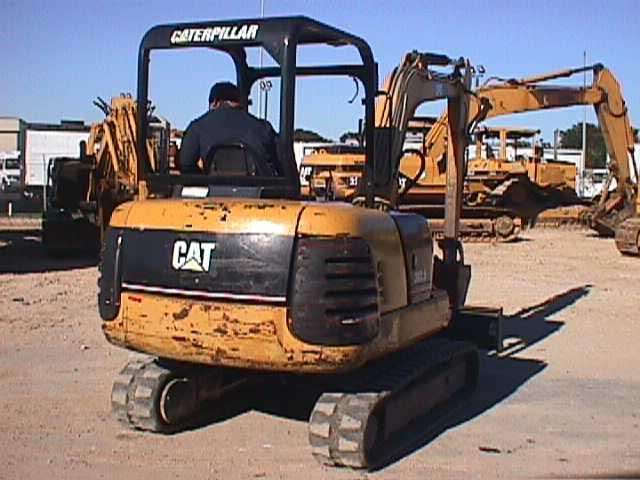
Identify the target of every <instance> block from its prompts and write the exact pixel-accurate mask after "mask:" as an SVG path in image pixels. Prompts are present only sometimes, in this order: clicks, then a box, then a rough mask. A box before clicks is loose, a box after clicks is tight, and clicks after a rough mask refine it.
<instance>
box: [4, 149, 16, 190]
mask: <svg viewBox="0 0 640 480" xmlns="http://www.w3.org/2000/svg"><path fill="white" fill-rule="evenodd" d="M19 187H20V152H19V151H18V150H13V151H9V152H0V191H2V192H8V191H12V190H17V189H18V188H19Z"/></svg>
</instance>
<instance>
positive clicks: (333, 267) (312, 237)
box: [98, 17, 495, 468]
mask: <svg viewBox="0 0 640 480" xmlns="http://www.w3.org/2000/svg"><path fill="white" fill-rule="evenodd" d="M309 44H315V45H318V44H321V45H323V44H324V45H331V46H334V47H337V46H340V47H349V48H355V49H356V50H357V52H358V53H359V59H360V60H359V61H358V62H355V63H351V64H344V65H342V64H340V65H322V66H309V65H305V66H300V65H297V62H296V58H297V52H298V50H299V49H301V48H304V47H305V46H306V45H309ZM186 47H189V48H207V49H215V50H217V51H220V52H223V53H226V54H228V55H229V56H231V58H232V60H233V62H234V64H235V65H236V74H237V84H238V87H239V88H240V90H241V92H243V96H244V98H247V97H248V93H249V92H250V89H251V86H252V85H253V84H254V83H255V82H256V81H259V80H260V79H262V78H265V77H277V78H279V79H280V85H281V86H280V105H281V109H280V117H279V142H280V145H279V147H280V148H279V152H280V158H279V160H280V163H281V165H282V172H283V173H282V175H280V176H257V174H255V172H260V171H261V170H260V169H257V168H251V169H249V168H247V175H238V172H237V171H235V170H234V172H233V173H234V174H233V175H231V174H228V173H226V172H225V171H224V170H219V169H216V174H215V175H213V174H210V175H206V174H202V175H170V174H168V172H167V170H166V169H163V168H162V164H163V162H160V164H159V165H160V167H159V168H157V169H153V168H152V167H153V165H152V162H151V159H150V158H149V151H148V150H147V137H148V132H149V124H148V118H147V116H146V115H145V114H144V112H142V111H141V110H138V112H137V121H136V132H137V133H136V140H137V143H136V151H137V161H138V172H141V175H140V176H139V182H138V187H137V191H136V194H135V200H134V201H132V202H127V203H124V204H121V205H119V206H118V207H116V209H115V210H114V212H113V215H112V216H111V222H110V226H109V228H108V229H107V232H106V235H105V247H104V252H103V257H102V262H101V276H100V281H99V286H100V292H99V298H98V303H99V311H100V315H101V318H102V330H103V332H104V334H105V336H106V338H107V340H108V341H109V342H111V343H113V344H115V345H118V346H121V347H124V348H127V349H130V350H135V351H139V352H143V353H146V354H148V355H150V356H151V357H152V358H151V359H148V360H139V359H136V360H132V361H130V362H129V363H128V364H127V365H126V366H125V367H124V368H123V370H122V371H121V372H120V373H119V374H118V375H117V377H116V379H115V381H114V384H113V389H112V394H111V403H112V407H113V411H114V413H115V415H116V417H117V418H118V419H119V420H120V421H121V422H123V423H124V424H125V425H127V426H130V427H133V428H137V429H141V430H147V431H152V432H175V431H178V430H181V429H183V428H185V427H186V426H187V425H189V422H190V421H191V419H192V418H193V416H194V415H195V414H196V412H198V411H199V409H200V408H201V406H202V405H203V402H205V401H208V400H211V399H214V398H215V399H217V401H219V402H224V399H225V395H226V394H227V393H228V392H229V391H230V390H232V389H234V388H235V387H237V386H238V385H240V384H242V383H243V382H246V381H248V380H250V379H251V378H254V377H256V376H258V377H260V376H263V375H267V374H273V373H276V374H279V375H284V374H289V375H295V376H296V377H297V378H299V379H302V380H303V381H308V382H310V383H314V384H322V385H324V387H323V391H324V393H322V395H321V396H319V398H318V399H317V402H316V403H315V406H314V407H313V409H312V412H311V415H310V419H309V441H310V444H311V447H310V448H311V451H312V453H313V455H314V457H315V458H316V459H318V460H319V461H320V462H322V463H325V464H329V465H341V466H347V467H353V468H370V467H372V466H374V465H375V464H376V463H377V462H378V461H379V459H380V458H383V457H384V455H385V454H387V453H389V449H391V448H392V445H401V444H402V442H403V441H405V440H406V439H405V436H403V432H405V431H406V428H407V426H408V425H409V424H411V423H412V422H413V421H414V420H416V419H417V418H422V417H424V416H425V415H435V416H436V417H437V416H438V415H439V413H438V412H441V411H442V409H443V408H445V409H446V407H447V406H448V405H452V404H453V403H454V402H456V400H457V399H460V398H462V397H463V396H465V395H467V394H468V393H469V392H470V391H471V390H472V389H473V386H474V384H475V383H476V381H477V376H478V354H477V350H476V348H475V347H474V346H472V344H471V343H468V342H466V341H459V340H453V339H452V332H455V331H456V330H457V331H458V332H465V331H470V329H465V328H463V327H462V326H464V325H465V323H464V320H465V318H466V319H467V320H470V319H471V318H472V317H473V315H471V314H468V315H467V316H466V317H465V314H467V313H469V311H468V310H465V309H464V308H463V305H464V302H465V297H466V292H467V289H468V286H469V282H470V267H469V266H468V265H467V264H465V262H464V255H463V251H462V246H461V243H460V242H459V240H458V232H459V215H460V205H461V195H462V189H461V187H462V174H463V155H464V151H465V147H466V143H467V140H466V139H467V137H466V126H465V121H464V119H466V118H467V113H466V109H467V106H468V100H469V97H468V87H469V83H470V66H469V63H468V61H465V60H451V59H449V58H448V57H445V56H442V55H435V54H423V53H417V52H412V53H410V54H408V55H407V56H406V57H405V58H404V60H403V62H402V63H401V64H400V65H399V66H398V67H397V68H396V69H395V70H394V71H393V73H392V74H391V76H390V77H389V79H388V80H387V81H386V83H385V85H384V88H383V90H382V93H381V96H380V97H379V98H378V99H377V103H376V102H375V97H376V95H378V85H377V65H376V63H375V61H374V57H373V54H372V52H371V50H370V47H369V45H368V44H367V43H366V42H365V41H364V40H363V39H361V38H359V37H357V36H354V35H352V34H349V33H347V32H344V31H341V30H338V29H336V28H334V27H331V26H329V25H326V24H323V23H320V22H317V21H315V20H312V19H310V18H307V17H279V18H261V19H247V20H232V21H206V22H198V23H189V24H171V25H160V26H156V27H154V28H152V29H151V30H149V31H148V32H147V33H146V34H145V36H144V37H143V40H142V42H141V45H140V50H139V57H138V58H139V63H138V98H137V104H138V105H145V104H146V103H147V101H148V81H149V63H150V58H151V53H152V52H155V51H157V50H160V49H180V48H186ZM247 47H262V48H264V49H265V50H266V51H267V52H268V53H269V55H271V57H272V58H273V59H274V61H275V66H268V67H253V66H249V65H248V64H247V56H246V53H245V52H246V50H245V49H246V48H247ZM443 70H444V71H443ZM322 75H333V76H336V75H346V76H353V77H355V78H357V79H358V80H359V81H360V82H361V83H362V85H363V86H364V102H363V103H364V105H365V118H364V122H365V127H366V128H365V136H366V142H365V156H364V157H365V166H364V177H363V181H362V182H361V183H360V189H359V192H358V194H357V196H356V202H355V204H348V203H345V202H315V201H305V200H303V199H301V198H300V184H299V176H298V171H297V168H296V164H295V159H294V156H293V148H292V147H293V140H292V139H293V126H294V112H295V110H296V109H295V85H296V78H300V77H303V76H322ZM433 99H447V102H448V107H447V108H448V127H447V128H448V129H449V130H450V136H449V139H450V140H449V142H448V148H449V155H448V156H447V159H448V160H447V161H448V163H449V164H448V166H447V178H448V182H447V185H448V187H447V194H446V197H445V199H446V208H445V210H446V216H445V229H444V238H443V240H442V241H441V243H440V248H441V250H442V255H441V256H440V255H434V250H433V240H432V237H431V234H430V232H429V226H428V223H427V221H426V220H425V219H424V218H423V217H421V216H419V215H414V214H407V213H401V212H399V211H398V210H397V200H398V188H397V186H398V165H399V159H400V157H401V152H402V146H403V142H404V136H405V132H406V127H407V123H408V121H409V119H410V118H411V116H412V115H413V113H414V111H415V109H416V108H417V107H418V105H420V104H421V103H423V102H425V101H429V100H433ZM237 149H238V145H236V144H230V145H228V146H224V145H223V146H218V147H216V156H217V155H223V154H225V152H226V151H227V150H228V151H232V150H233V152H234V153H237V152H236V150H237ZM207 157H208V156H207ZM260 161H262V160H261V159H259V158H254V159H252V160H251V162H260ZM264 171H271V170H267V169H264ZM251 172H254V174H253V175H252V174H251ZM474 321H475V322H480V323H474V325H475V326H476V327H477V325H480V324H483V325H493V326H494V327H495V323H492V322H495V318H494V319H493V320H487V322H489V323H482V319H480V318H475V320H474ZM489 330H490V331H493V332H495V328H494V329H493V330H491V329H489ZM489 330H487V332H488V331H489ZM487 335H488V333H487ZM295 401H296V398H292V399H291V402H295ZM209 408H213V407H209ZM434 418H435V417H434Z"/></svg>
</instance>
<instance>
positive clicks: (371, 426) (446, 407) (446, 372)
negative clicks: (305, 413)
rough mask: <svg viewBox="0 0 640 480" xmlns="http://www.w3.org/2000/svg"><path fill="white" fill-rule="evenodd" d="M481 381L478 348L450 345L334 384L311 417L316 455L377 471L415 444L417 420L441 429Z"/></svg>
mask: <svg viewBox="0 0 640 480" xmlns="http://www.w3.org/2000/svg"><path fill="white" fill-rule="evenodd" d="M477 378H478V353H477V350H476V349H475V347H474V346H472V345H471V344H469V343H466V342H457V341H451V340H445V339H430V340H426V341H423V342H421V343H419V344H417V345H416V346H414V347H412V348H410V349H407V350H404V351H402V352H399V353H397V354H394V355H392V356H391V357H388V358H386V359H383V360H380V361H378V362H376V363H375V364H372V365H370V366H368V367H365V368H364V369H363V370H359V371H357V372H354V373H350V374H347V375H344V376H341V377H339V378H335V379H334V380H333V381H334V383H333V384H332V385H331V387H332V388H333V390H332V391H330V392H328V393H324V394H322V395H321V396H320V398H319V399H318V401H317V402H316V404H315V406H314V408H313V411H312V412H311V416H310V419H309V442H310V444H311V448H312V452H313V455H314V457H315V458H316V459H317V460H318V461H319V462H320V463H323V464H327V465H336V466H344V467H350V468H358V469H371V468H374V467H376V466H377V465H380V464H382V463H383V462H384V461H385V460H387V459H389V458H392V457H393V455H394V454H396V453H397V452H398V451H401V450H403V449H405V448H407V447H408V446H410V444H411V443H413V442H414V441H415V439H414V438H413V436H412V435H407V433H408V432H409V431H410V430H411V427H412V426H413V425H415V424H416V422H417V421H419V420H420V421H421V422H425V423H427V424H428V425H430V426H432V427H436V426H438V425H441V422H442V420H443V418H445V417H446V416H448V414H450V413H451V412H452V410H453V407H454V406H455V405H457V403H458V401H459V400H461V399H462V398H464V397H465V396H467V395H468V394H470V393H471V392H472V391H473V390H474V388H475V385H476V382H477ZM421 424H422V423H421Z"/></svg>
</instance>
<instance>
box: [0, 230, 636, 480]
mask: <svg viewBox="0 0 640 480" xmlns="http://www.w3.org/2000/svg"><path fill="white" fill-rule="evenodd" d="M525 236H526V239H525V240H523V241H521V242H518V243H514V244H508V245H504V244H503V245H494V246H491V245H469V246H468V247H467V249H466V253H467V260H468V261H469V262H470V263H471V264H472V266H473V280H472V286H471V291H470V303H473V304H478V305H489V306H503V307H504V309H505V313H506V314H507V315H508V320H507V327H506V329H507V333H508V335H509V337H511V338H510V339H509V342H510V345H511V348H510V349H509V350H507V352H506V353H505V354H503V355H501V356H500V357H497V356H496V355H492V354H490V353H488V352H483V353H482V363H481V379H480V386H479V389H478V390H477V392H476V393H475V394H474V396H473V397H472V398H471V399H470V400H469V401H468V402H466V403H464V404H463V405H462V406H461V407H460V408H459V409H458V410H457V411H456V412H455V413H454V414H453V415H452V416H451V417H450V418H449V419H448V420H447V423H446V424H444V425H441V426H440V427H438V428H437V429H436V430H435V431H430V429H428V428H427V427H428V426H425V428H424V433H423V434H422V436H421V437H420V436H418V441H417V442H416V445H415V448H414V449H413V451H409V452H407V454H406V455H405V456H403V457H402V458H399V459H398V460H397V461H395V462H393V463H391V464H390V465H388V466H386V467H384V468H382V469H380V470H378V471H376V472H372V473H362V472H355V471H350V470H337V469H328V468H324V467H321V466H319V465H318V464H316V463H315V461H314V460H313V458H312V457H311V453H310V448H309V446H308V444H307V430H306V424H305V422H304V421H303V420H302V419H299V416H298V418H296V415H294V414H292V413H291V411H292V410H293V409H295V408H294V406H295V404H296V402H298V401H300V402H303V400H302V399H300V400H299V399H298V398H296V393H295V391H293V392H288V393H287V394H286V395H283V394H282V392H280V391H278V388H277V387H274V386H271V387H269V386H264V387H260V388H257V389H256V391H251V392H248V393H251V395H250V396H251V397H252V400H246V399H245V400H244V401H242V400H240V399H238V400H237V404H235V405H234V407H237V408H235V409H234V410H235V411H234V412H233V413H229V414H227V415H223V416H221V417H219V418H217V419H216V420H215V421H211V422H208V423H205V424H203V425H202V426H201V427H199V428H196V429H193V430H190V431H187V432H184V433H180V434H177V435H173V436H161V435H153V434H143V433H138V432H131V431H127V430H123V429H122V428H121V427H120V426H119V425H118V424H117V423H116V422H115V420H114V419H112V417H111V415H110V405H109V395H110V388H111V382H112V379H113V377H114V375H115V374H116V373H117V372H118V370H119V369H120V368H121V367H122V366H123V364H124V363H125V362H126V361H127V358H128V356H129V353H128V352H126V351H124V350H121V349H118V348H115V347H112V346H110V345H109V344H107V342H106V341H105V340H104V338H103V336H102V334H101V331H100V320H99V317H98V312H97V306H96V278H97V271H96V267H95V266H94V265H91V263H90V262H86V261H76V262H73V263H69V262H60V261H54V260H50V259H47V258H46V257H45V256H44V254H43V253H42V251H41V249H40V243H39V237H38V232H37V231H30V230H24V229H23V230H20V229H19V228H13V229H12V230H11V231H8V230H5V231H2V232H0V290H1V291H2V296H1V297H0V385H1V386H2V391H1V393H0V478H7V479H17V478H20V479H31V478H33V479H41V478H61V479H93V478H135V479H138V478H140V479H143V478H144V479H146V478H155V479H158V480H159V479H165V478H167V479H169V478H189V479H200V478H203V479H207V478H211V479H246V478H266V479H294V478H295V479H298V478H303V477H304V478H305V479H306V480H314V479H325V478H326V479H358V478H372V479H378V478H379V479H391V478H393V479H395V478H403V479H424V478H430V479H470V478H473V479H481V478H640V368H638V365H639V364H640V349H639V348H638V345H639V344H640V316H639V310H640V309H639V306H640V261H639V260H637V259H632V258H624V257H622V256H620V255H619V254H618V253H617V251H616V250H615V247H614V245H613V242H612V241H611V240H602V239H598V238H593V237H591V236H589V234H588V233H586V232H557V231H556V232H554V231H545V230H540V231H533V232H528V233H527V234H526V235H525ZM287 395H288V397H287ZM278 397H279V398H280V399H279V401H278V403H279V407H278V408H269V407H268V404H269V402H268V401H266V402H265V399H267V400H268V399H271V398H278ZM283 398H284V400H287V398H288V401H283ZM234 403H235V401H234ZM418 433H420V432H418Z"/></svg>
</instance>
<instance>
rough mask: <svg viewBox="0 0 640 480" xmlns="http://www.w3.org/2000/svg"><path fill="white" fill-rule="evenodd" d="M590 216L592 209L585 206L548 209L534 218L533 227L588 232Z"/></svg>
mask: <svg viewBox="0 0 640 480" xmlns="http://www.w3.org/2000/svg"><path fill="white" fill-rule="evenodd" d="M592 214H593V208H592V207H587V206H585V205H572V206H569V207H558V208H550V209H548V210H544V211H543V212H541V213H540V214H539V215H538V216H537V217H536V219H535V221H534V227H542V228H559V229H565V230H588V229H589V228H590V227H589V225H590V223H591V215H592Z"/></svg>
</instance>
